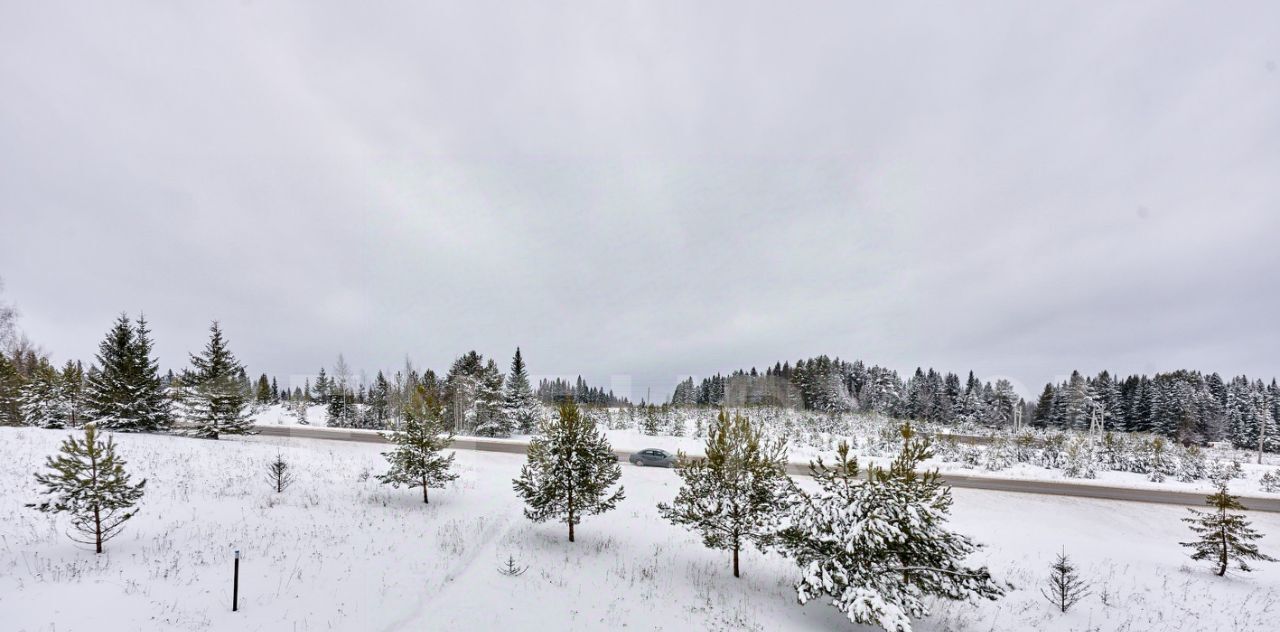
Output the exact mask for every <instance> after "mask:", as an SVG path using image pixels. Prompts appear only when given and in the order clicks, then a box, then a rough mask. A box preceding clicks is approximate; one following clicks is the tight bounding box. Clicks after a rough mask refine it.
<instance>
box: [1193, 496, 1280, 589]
mask: <svg viewBox="0 0 1280 632" xmlns="http://www.w3.org/2000/svg"><path fill="white" fill-rule="evenodd" d="M1217 486H1218V491H1217V492H1215V493H1213V494H1211V495H1210V496H1209V497H1208V498H1207V499H1206V501H1205V502H1206V504H1208V505H1209V506H1210V507H1213V509H1214V510H1213V511H1209V512H1204V511H1196V510H1195V509H1189V510H1188V511H1190V512H1191V516H1192V517H1190V518H1183V519H1182V521H1183V522H1186V523H1188V524H1190V525H1191V530H1192V531H1194V532H1195V533H1196V535H1198V536H1199V539H1198V540H1196V541H1195V542H1183V543H1182V546H1185V547H1188V548H1190V549H1191V550H1192V553H1191V559H1193V560H1197V561H1199V560H1209V561H1210V562H1211V563H1212V564H1213V569H1214V571H1213V572H1214V574H1216V575H1217V576H1218V577H1222V576H1223V575H1225V574H1226V573H1227V570H1228V568H1230V566H1231V563H1232V562H1235V564H1236V568H1238V569H1239V570H1240V571H1242V572H1246V573H1247V572H1249V571H1251V570H1253V569H1252V568H1250V567H1249V564H1248V563H1249V562H1250V561H1259V562H1274V561H1276V560H1275V558H1273V557H1270V556H1268V555H1265V554H1263V553H1261V552H1260V551H1258V546H1257V545H1256V544H1253V543H1252V541H1253V540H1257V539H1258V538H1261V537H1262V535H1261V534H1259V533H1258V532H1256V531H1254V530H1253V528H1252V527H1251V526H1249V521H1248V520H1246V519H1245V516H1244V514H1235V513H1229V512H1231V511H1244V509H1245V507H1244V505H1241V504H1240V501H1239V500H1238V499H1237V498H1236V497H1235V496H1232V495H1231V494H1230V493H1228V491H1227V482H1226V481H1225V480H1218V481H1217Z"/></svg>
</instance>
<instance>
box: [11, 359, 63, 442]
mask: <svg viewBox="0 0 1280 632" xmlns="http://www.w3.org/2000/svg"><path fill="white" fill-rule="evenodd" d="M20 405H21V407H22V419H23V422H24V423H26V424H27V425H29V426H36V427H38V428H65V427H67V426H68V425H70V417H71V411H70V405H69V401H68V396H67V393H66V392H65V388H64V384H63V381H62V375H61V374H59V373H58V371H57V370H56V369H54V368H53V367H52V366H49V363H48V361H41V362H40V363H39V364H38V365H37V366H36V368H35V371H33V372H32V374H31V379H30V380H28V381H27V383H26V384H25V385H24V386H23V387H22V395H21V398H20Z"/></svg>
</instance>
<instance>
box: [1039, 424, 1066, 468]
mask: <svg viewBox="0 0 1280 632" xmlns="http://www.w3.org/2000/svg"><path fill="white" fill-rule="evenodd" d="M1066 447H1067V437H1066V435H1064V434H1062V433H1061V432H1054V433H1051V434H1049V435H1048V436H1046V437H1045V438H1044V445H1043V446H1041V448H1040V462H1039V465H1040V466H1042V467H1045V468H1048V469H1051V470H1056V469H1058V468H1060V467H1062V462H1063V459H1064V458H1065V455H1066Z"/></svg>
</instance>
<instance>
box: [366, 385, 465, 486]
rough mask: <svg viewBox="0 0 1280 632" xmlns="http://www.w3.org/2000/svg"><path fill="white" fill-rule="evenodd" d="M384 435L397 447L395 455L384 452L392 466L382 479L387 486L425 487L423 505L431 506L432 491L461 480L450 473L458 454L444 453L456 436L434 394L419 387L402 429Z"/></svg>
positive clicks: (405, 410)
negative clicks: (428, 494)
mask: <svg viewBox="0 0 1280 632" xmlns="http://www.w3.org/2000/svg"><path fill="white" fill-rule="evenodd" d="M383 436H384V437H386V438H387V439H388V440H390V441H391V443H394V444H395V445H396V447H395V449H394V450H392V451H391V452H383V453H382V456H384V457H386V458H387V461H388V463H389V464H390V466H391V467H390V469H389V470H387V473H386V474H383V475H381V476H379V477H378V480H380V481H382V482H383V483H385V484H388V485H391V486H392V487H396V488H399V487H400V486H401V485H404V486H406V487H408V488H409V489H413V488H415V487H421V488H422V502H423V503H427V502H429V499H428V496H427V490H428V489H429V488H431V487H436V488H440V487H444V486H445V483H448V482H449V481H452V480H454V479H456V478H458V475H457V474H456V473H454V472H452V471H450V468H452V467H453V458H454V456H455V454H454V453H452V452H451V453H449V454H448V455H445V454H443V451H444V450H446V449H448V448H449V446H450V445H452V444H453V433H452V432H450V431H449V430H448V428H447V427H446V424H445V419H444V406H443V405H442V404H441V403H440V401H439V400H438V399H436V396H435V394H434V393H430V392H427V391H426V389H423V388H421V387H419V388H418V389H417V390H416V391H415V393H414V394H413V395H412V397H411V398H410V400H409V402H408V403H407V404H406V405H405V409H404V421H403V422H402V423H401V425H400V428H399V430H397V431H395V432H392V433H390V434H384V435H383Z"/></svg>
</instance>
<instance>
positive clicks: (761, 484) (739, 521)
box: [658, 410, 791, 577]
mask: <svg viewBox="0 0 1280 632" xmlns="http://www.w3.org/2000/svg"><path fill="white" fill-rule="evenodd" d="M786 455H787V448H786V444H785V442H783V441H771V440H769V439H767V438H765V436H764V431H763V430H762V429H761V428H760V427H759V426H758V425H757V424H753V423H752V422H751V420H750V419H748V418H747V417H746V416H744V415H737V414H735V415H734V416H733V417H732V419H731V418H730V417H729V414H728V413H727V412H725V411H724V410H721V411H720V415H719V416H718V417H717V418H716V422H715V424H714V425H712V427H711V428H710V429H709V432H708V435H707V443H706V456H705V457H702V458H694V459H690V458H688V457H687V456H685V455H684V454H681V455H680V456H679V461H678V465H677V470H676V473H677V474H678V475H679V476H680V478H681V479H682V480H683V481H684V485H683V486H682V487H681V488H680V492H679V493H678V494H677V495H676V498H675V501H674V502H673V503H671V504H670V505H667V504H666V503H662V504H659V505H658V511H659V512H660V513H661V514H662V516H663V517H664V518H666V519H667V520H670V521H671V522H672V523H673V524H676V525H680V526H684V527H687V528H690V529H693V530H695V531H697V532H699V533H700V534H701V535H702V542H703V544H705V545H706V546H708V547H710V548H713V549H723V550H729V551H732V552H733V576H734V577H739V576H740V575H739V563H738V557H739V553H740V552H741V550H742V548H743V547H744V546H745V545H747V544H748V543H750V544H753V545H755V547H756V548H757V549H760V550H761V551H763V550H765V548H766V547H767V546H768V545H769V543H770V542H772V539H773V536H774V534H775V531H776V529H777V527H778V525H779V522H780V519H781V518H782V516H783V515H784V513H785V510H786V508H787V506H788V504H789V490H790V487H791V485H790V479H788V478H787V475H786V471H785V469H784V468H785V466H786Z"/></svg>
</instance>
